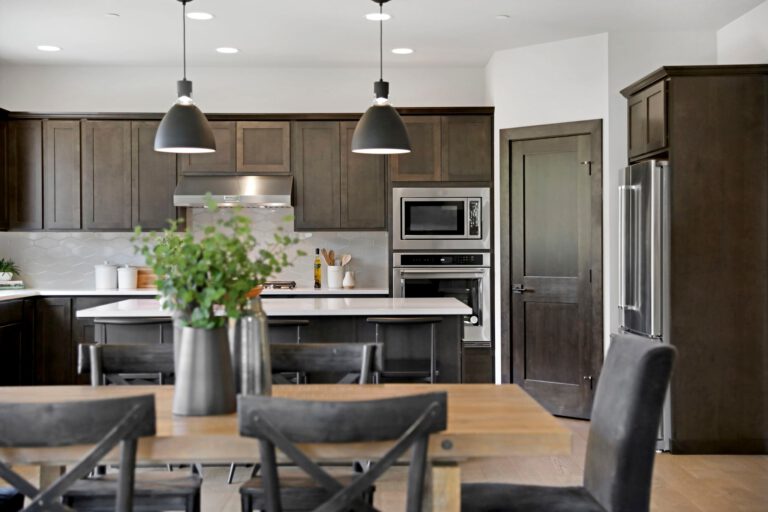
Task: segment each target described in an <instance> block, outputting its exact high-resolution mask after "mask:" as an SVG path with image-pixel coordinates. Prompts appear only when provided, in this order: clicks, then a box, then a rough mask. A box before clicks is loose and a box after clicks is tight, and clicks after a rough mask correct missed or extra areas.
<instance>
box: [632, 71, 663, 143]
mask: <svg viewBox="0 0 768 512" xmlns="http://www.w3.org/2000/svg"><path fill="white" fill-rule="evenodd" d="M666 96H667V95H666V82H664V81H661V82H656V83H655V84H653V85H651V86H649V87H648V88H646V89H643V90H642V91H640V92H638V93H637V94H634V95H632V96H631V97H630V98H629V102H628V113H627V115H628V121H629V140H628V144H629V157H630V158H633V157H637V156H640V155H644V154H647V153H652V152H654V151H659V150H661V149H664V148H665V147H666V146H667V99H666Z"/></svg>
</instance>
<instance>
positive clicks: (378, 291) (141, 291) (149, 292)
mask: <svg viewBox="0 0 768 512" xmlns="http://www.w3.org/2000/svg"><path fill="white" fill-rule="evenodd" d="M121 295H125V296H134V297H135V296H137V295H142V296H147V297H154V296H156V295H157V290H156V289H155V288H136V289H124V290H94V289H74V288H69V289H56V290H54V289H50V288H24V289H21V290H0V302H2V301H4V300H13V299H25V298H27V297H57V296H58V297H88V296H93V297H99V296H101V297H112V296H115V297H117V296H121ZM262 295H266V296H273V295H275V296H280V295H310V296H324V295H389V290H387V289H386V288H351V289H344V288H342V289H337V290H332V289H329V288H320V289H315V288H294V289H292V290H264V291H263V292H262Z"/></svg>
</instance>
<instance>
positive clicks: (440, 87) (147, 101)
mask: <svg viewBox="0 0 768 512" xmlns="http://www.w3.org/2000/svg"><path fill="white" fill-rule="evenodd" d="M384 71H385V74H384V77H385V79H387V80H389V81H390V88H391V99H392V102H393V103H394V104H395V105H396V106H402V107H406V106H414V107H431V106H481V105H484V104H485V88H484V69H483V68H482V67H479V68H471V67H470V68H466V67H456V68H422V67H418V68H392V69H385V70H384ZM180 78H181V71H180V69H179V68H178V67H173V68H166V67H127V66H126V67H70V66H10V65H5V66H0V107H2V108H5V109H6V110H11V111H38V112H40V111H49V112H164V111H166V110H168V108H169V107H170V105H171V104H172V103H173V102H174V101H175V99H176V80H179V79H180ZM188 78H189V79H190V80H192V81H193V85H194V91H193V96H194V98H195V101H196V102H197V104H198V105H199V106H200V108H201V109H202V110H203V112H223V113H226V112H253V113H259V112H263V113H280V112H363V111H365V109H366V108H368V106H370V103H371V101H372V99H373V82H374V81H375V80H376V79H377V78H378V69H374V68H352V67H349V68H226V67H208V68H199V67H193V68H191V69H190V70H189V75H188Z"/></svg>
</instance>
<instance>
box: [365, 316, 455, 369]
mask: <svg viewBox="0 0 768 512" xmlns="http://www.w3.org/2000/svg"><path fill="white" fill-rule="evenodd" d="M366 321H367V322H368V323H372V324H374V325H375V326H376V338H375V339H376V343H381V342H382V340H381V336H382V329H383V327H384V326H393V325H425V326H429V370H428V371H427V370H421V369H420V368H421V367H422V366H423V365H424V361H412V360H397V359H396V360H389V361H387V360H386V359H384V361H385V362H384V368H383V370H382V371H381V372H380V375H381V377H385V378H386V377H392V378H403V377H405V378H413V377H426V378H427V379H429V382H430V383H431V384H434V383H435V382H436V381H437V376H438V374H439V371H438V369H437V339H436V333H437V324H438V323H440V322H442V321H443V319H442V318H440V317H439V316H409V317H389V316H375V317H373V316H372V317H368V318H367V319H366Z"/></svg>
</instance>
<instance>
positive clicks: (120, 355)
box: [64, 343, 202, 512]
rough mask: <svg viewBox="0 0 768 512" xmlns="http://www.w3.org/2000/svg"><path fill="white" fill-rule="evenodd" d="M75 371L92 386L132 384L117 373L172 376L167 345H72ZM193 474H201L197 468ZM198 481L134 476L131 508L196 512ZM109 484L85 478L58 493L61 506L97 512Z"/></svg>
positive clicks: (109, 490) (191, 477) (110, 491)
mask: <svg viewBox="0 0 768 512" xmlns="http://www.w3.org/2000/svg"><path fill="white" fill-rule="evenodd" d="M78 371H79V372H80V373H90V375H91V385H92V386H103V385H106V384H118V385H125V384H136V382H135V381H134V382H126V381H125V380H124V379H123V378H122V377H121V375H122V374H126V373H127V374H149V375H160V376H164V375H172V374H173V371H174V369H173V344H165V343H164V344H160V345H158V344H150V345H109V344H107V345H104V344H95V345H89V344H81V345H79V347H78ZM197 471H198V473H202V472H201V471H200V470H199V468H198V469H197ZM201 486H202V478H201V477H200V476H199V475H197V474H185V473H180V472H173V473H170V472H169V473H165V472H159V471H158V472H152V473H138V474H137V475H136V490H135V494H134V506H135V508H136V509H137V510H183V511H185V512H199V511H200V488H201ZM114 492H115V482H114V478H112V477H111V476H109V475H107V476H98V477H95V478H86V479H82V480H80V481H78V482H77V483H75V484H74V485H73V486H72V488H71V489H70V490H69V491H68V492H67V493H66V494H65V495H64V500H65V503H66V504H68V505H69V506H71V507H72V508H74V509H76V510H78V511H80V510H82V511H87V512H89V511H92V512H101V511H102V510H105V508H104V507H105V505H104V504H105V503H109V502H110V500H111V501H114V498H113V496H114Z"/></svg>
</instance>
